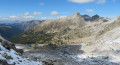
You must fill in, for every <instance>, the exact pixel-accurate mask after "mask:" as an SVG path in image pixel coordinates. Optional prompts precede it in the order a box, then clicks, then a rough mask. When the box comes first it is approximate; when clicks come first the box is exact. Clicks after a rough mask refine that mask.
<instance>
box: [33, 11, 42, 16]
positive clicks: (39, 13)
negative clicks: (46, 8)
mask: <svg viewBox="0 0 120 65" xmlns="http://www.w3.org/2000/svg"><path fill="white" fill-rule="evenodd" d="M41 14H42V12H34V13H33V15H41Z"/></svg>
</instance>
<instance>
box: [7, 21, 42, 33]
mask: <svg viewBox="0 0 120 65" xmlns="http://www.w3.org/2000/svg"><path fill="white" fill-rule="evenodd" d="M41 22H43V21H40V20H32V21H26V22H22V23H13V24H8V25H10V26H14V27H16V28H19V29H21V30H22V31H28V30H30V29H31V28H33V27H34V26H36V25H38V24H40V23H41Z"/></svg>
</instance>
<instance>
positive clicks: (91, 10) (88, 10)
mask: <svg viewBox="0 0 120 65" xmlns="http://www.w3.org/2000/svg"><path fill="white" fill-rule="evenodd" d="M86 12H90V13H92V12H94V10H93V9H86Z"/></svg>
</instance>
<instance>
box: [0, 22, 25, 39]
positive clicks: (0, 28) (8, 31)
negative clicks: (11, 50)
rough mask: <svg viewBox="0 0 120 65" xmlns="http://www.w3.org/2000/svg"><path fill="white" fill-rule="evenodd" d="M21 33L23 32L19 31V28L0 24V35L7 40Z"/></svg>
mask: <svg viewBox="0 0 120 65" xmlns="http://www.w3.org/2000/svg"><path fill="white" fill-rule="evenodd" d="M22 32H23V31H22V30H20V29H19V28H16V27H13V26H9V25H5V24H0V34H1V35H2V36H3V37H5V38H7V39H8V38H11V37H12V36H15V35H18V34H20V33H22Z"/></svg>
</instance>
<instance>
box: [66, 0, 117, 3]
mask: <svg viewBox="0 0 120 65" xmlns="http://www.w3.org/2000/svg"><path fill="white" fill-rule="evenodd" d="M68 1H70V2H75V3H80V4H81V3H90V2H95V3H97V4H104V3H106V0H68ZM113 1H115V0H113Z"/></svg>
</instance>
